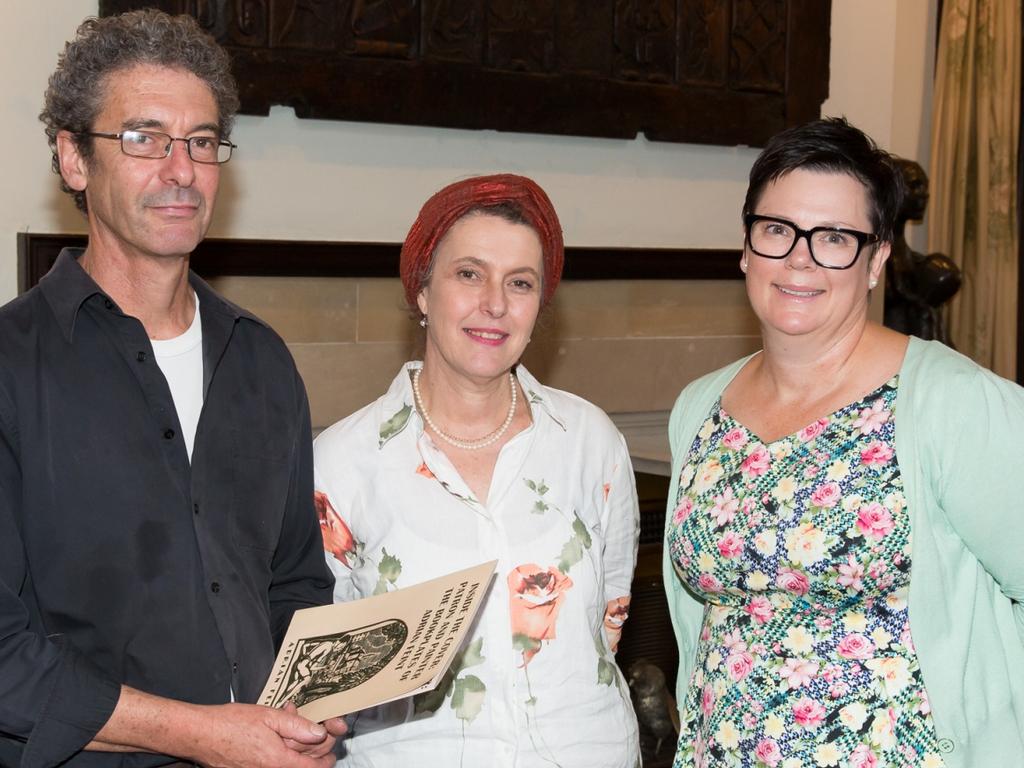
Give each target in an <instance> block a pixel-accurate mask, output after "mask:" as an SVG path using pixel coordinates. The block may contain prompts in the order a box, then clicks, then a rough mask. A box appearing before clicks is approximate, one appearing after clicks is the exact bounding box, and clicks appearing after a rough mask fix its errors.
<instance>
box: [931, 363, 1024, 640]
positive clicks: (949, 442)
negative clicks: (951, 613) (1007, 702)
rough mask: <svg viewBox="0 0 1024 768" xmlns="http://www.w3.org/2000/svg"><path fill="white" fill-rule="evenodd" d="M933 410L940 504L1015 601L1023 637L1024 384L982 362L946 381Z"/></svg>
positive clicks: (1006, 593) (953, 526) (1008, 595)
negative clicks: (939, 403)
mask: <svg viewBox="0 0 1024 768" xmlns="http://www.w3.org/2000/svg"><path fill="white" fill-rule="evenodd" d="M942 388H943V392H944V395H945V397H944V405H943V408H941V409H936V411H935V412H934V418H935V423H934V424H933V428H934V434H935V439H934V440H932V441H931V443H932V445H933V450H934V451H935V459H936V466H937V468H938V472H937V473H936V476H935V477H933V479H932V482H933V483H934V485H935V489H936V492H937V493H936V496H937V499H938V501H939V506H940V507H941V509H942V510H943V512H944V513H945V515H946V518H947V520H948V522H949V524H950V526H951V527H952V528H953V529H954V530H955V531H956V533H957V535H958V536H959V537H960V538H961V539H962V541H963V542H964V545H965V546H966V547H967V548H968V549H969V550H970V551H971V553H972V554H973V555H974V556H975V557H976V558H977V560H978V562H980V563H981V565H982V567H984V569H985V570H986V571H987V572H988V573H989V574H990V575H991V576H992V578H993V580H994V581H995V582H996V584H998V586H999V589H1000V590H1001V591H1002V592H1003V594H1005V595H1006V596H1007V597H1009V598H1010V599H1011V600H1013V601H1014V612H1015V617H1016V621H1017V627H1018V631H1019V632H1020V633H1021V637H1022V639H1024V605H1022V603H1021V601H1024V557H1021V547H1022V545H1024V493H1022V488H1021V485H1022V482H1024V473H1022V470H1024V458H1022V452H1024V388H1021V387H1019V386H1018V385H1016V384H1014V383H1013V382H1010V381H1007V380H1006V379H1002V378H1000V377H998V376H996V375H994V374H992V373H991V372H989V371H987V370H985V369H983V368H980V367H978V366H974V365H970V364H966V365H963V366H960V367H959V368H958V369H957V370H955V371H954V372H953V373H952V374H951V375H950V376H949V378H948V381H946V382H943V387H942Z"/></svg>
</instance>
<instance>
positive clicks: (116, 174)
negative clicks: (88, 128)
mask: <svg viewBox="0 0 1024 768" xmlns="http://www.w3.org/2000/svg"><path fill="white" fill-rule="evenodd" d="M105 86H106V87H105V93H104V99H103V106H102V108H101V110H100V112H99V115H97V117H96V122H95V124H94V125H93V126H92V130H93V131H96V132H99V133H121V132H122V131H126V130H131V129H146V130H152V131H160V132H162V133H166V134H168V135H170V136H173V137H178V138H190V137H192V136H217V135H218V120H217V116H218V114H217V104H216V101H215V100H214V97H213V93H212V92H211V91H210V89H209V87H208V86H207V85H206V84H205V83H204V82H203V81H202V80H200V79H199V78H197V77H196V76H195V75H193V74H191V73H190V72H185V71H183V70H178V69H170V68H167V67H160V66H153V65H139V66H135V67H132V68H130V69H125V70H121V71H116V72H113V73H111V74H110V75H108V76H107V79H106V83H105ZM93 142H94V147H95V150H94V152H93V156H92V157H91V158H90V159H88V160H85V159H84V158H82V157H81V156H80V155H78V154H77V152H76V151H74V149H73V148H72V149H71V150H70V154H71V155H72V157H71V158H69V160H70V161H71V162H70V164H68V163H66V162H64V160H65V158H63V157H62V165H61V167H62V171H63V172H64V177H65V179H66V180H67V181H68V184H69V186H71V187H72V188H75V189H81V188H84V189H85V193H86V199H87V201H88V204H89V245H90V250H92V251H94V252H96V253H116V252H120V254H122V255H123V256H126V257H132V256H135V257H138V256H142V257H149V258H160V257H180V256H184V255H187V254H189V253H191V252H192V250H193V249H194V248H195V247H196V245H198V244H199V242H200V241H201V240H202V239H203V236H204V235H205V234H206V230H207V229H208V228H209V226H210V218H211V216H212V215H213V204H214V200H215V198H216V196H217V184H218V181H219V177H220V167H219V166H218V165H209V164H203V163H196V162H194V161H193V160H192V159H191V158H190V157H189V155H188V151H187V147H186V146H185V144H184V143H183V142H180V141H176V142H173V144H172V148H171V153H170V155H168V156H167V157H165V158H160V159H152V158H141V157H131V156H129V155H126V154H124V153H123V152H122V151H121V145H120V142H119V141H116V140H112V139H104V138H95V139H93ZM69 147H73V145H72V144H71V143H70V142H65V143H64V144H63V145H62V149H67V148H69ZM69 169H70V170H69Z"/></svg>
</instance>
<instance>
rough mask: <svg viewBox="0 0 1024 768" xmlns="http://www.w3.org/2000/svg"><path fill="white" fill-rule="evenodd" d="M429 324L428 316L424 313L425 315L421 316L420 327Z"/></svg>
mask: <svg viewBox="0 0 1024 768" xmlns="http://www.w3.org/2000/svg"><path fill="white" fill-rule="evenodd" d="M427 325H428V323H427V316H426V315H424V316H423V317H421V318H420V328H426V327H427Z"/></svg>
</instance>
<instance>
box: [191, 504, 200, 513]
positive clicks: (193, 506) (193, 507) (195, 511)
mask: <svg viewBox="0 0 1024 768" xmlns="http://www.w3.org/2000/svg"><path fill="white" fill-rule="evenodd" d="M192 514H193V515H198V514H199V505H198V504H193V505H192Z"/></svg>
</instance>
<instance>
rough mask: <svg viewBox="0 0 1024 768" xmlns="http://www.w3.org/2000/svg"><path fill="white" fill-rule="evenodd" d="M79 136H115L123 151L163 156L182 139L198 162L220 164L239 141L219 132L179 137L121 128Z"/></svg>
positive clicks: (158, 132) (147, 155)
mask: <svg viewBox="0 0 1024 768" xmlns="http://www.w3.org/2000/svg"><path fill="white" fill-rule="evenodd" d="M78 135H79V136H93V137H95V138H97V139H116V140H117V141H120V142H121V151H122V152H124V153H125V154H126V155H130V156H131V157H142V158H146V159H147V160H160V159H162V158H165V157H167V156H168V155H169V154H171V145H173V144H174V142H176V141H180V142H182V143H183V144H184V145H185V148H186V149H187V150H188V156H189V157H190V158H192V160H194V161H195V162H197V163H208V164H210V165H217V164H221V163H226V162H227V161H228V160H230V159H231V151H232V150H233V149H236V148H237V145H235V144H232V143H231V142H230V141H225V140H223V139H218V138H217V137H216V136H190V137H189V138H187V139H179V138H177V137H176V136H171V135H170V134H167V133H161V132H160V131H141V130H134V131H121V133H97V132H95V131H85V132H83V133H80V134H78Z"/></svg>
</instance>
